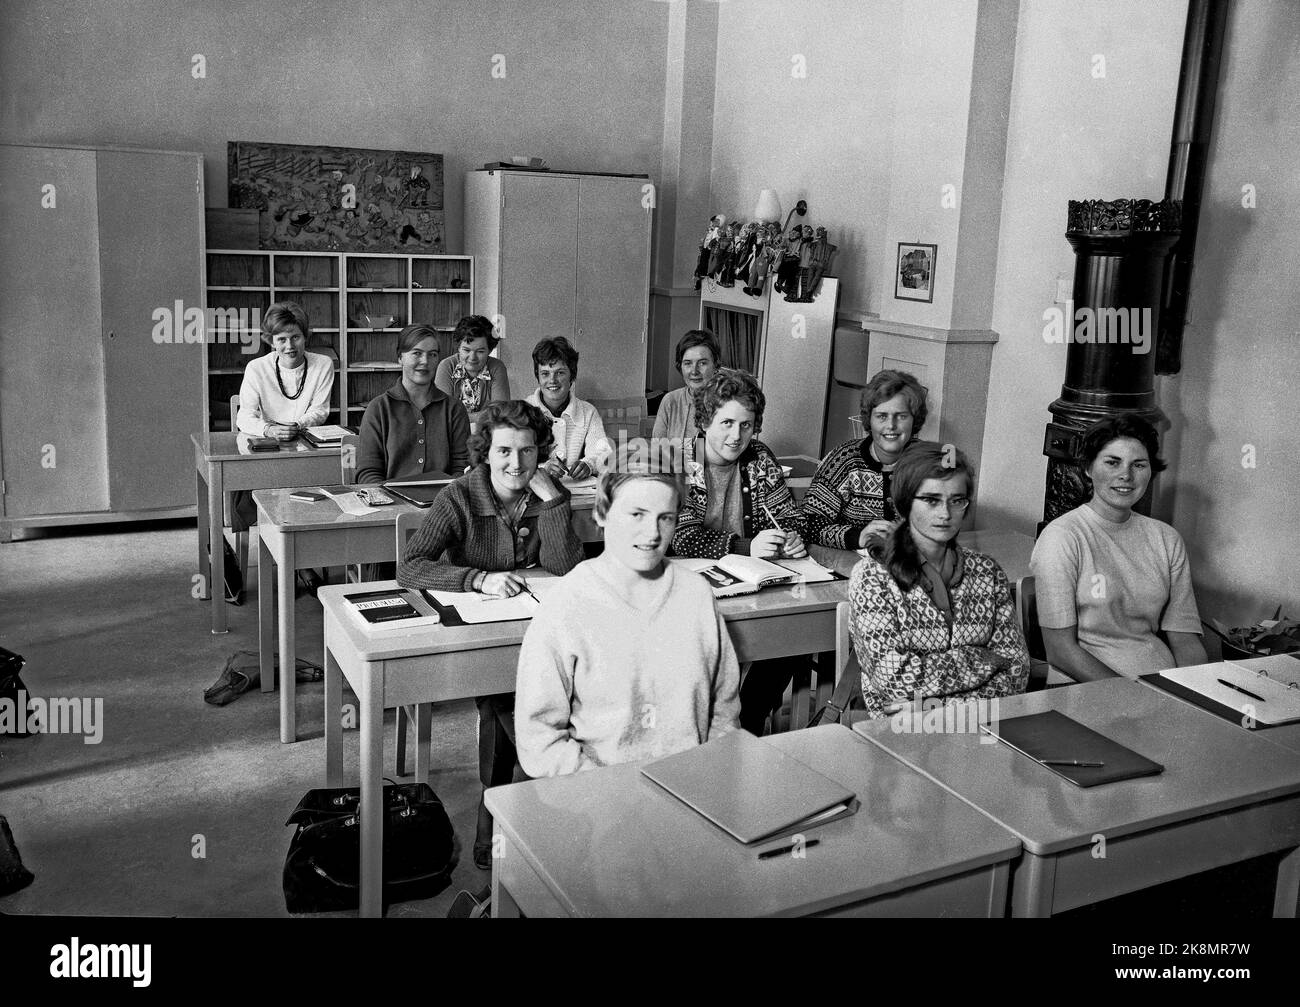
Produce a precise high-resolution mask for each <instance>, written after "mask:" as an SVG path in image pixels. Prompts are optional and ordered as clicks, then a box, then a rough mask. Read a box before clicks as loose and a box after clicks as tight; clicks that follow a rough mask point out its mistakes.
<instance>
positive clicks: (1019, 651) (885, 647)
mask: <svg viewBox="0 0 1300 1007" xmlns="http://www.w3.org/2000/svg"><path fill="white" fill-rule="evenodd" d="M957 552H958V557H959V560H960V563H961V574H960V579H959V580H958V581H957V583H955V584H953V585H951V587H950V588H949V598H950V600H951V603H952V621H951V622H949V620H948V618H947V617H946V616H945V614H944V612H943V611H942V610H941V609H940V608H938V607H937V606H936V605H935V604H934V602H933V601H931V599H930V596H929V594H928V593H927V592H926V590H925V587H924V585H922V584H917V586H916V587H914V588H912V590H910V591H906V592H905V591H903V590H902V588H900V587H899V585H898V582H897V581H895V580H894V578H893V576H892V575H891V574H890V573H889V571H888V569H886V568H885V567H884V566H882V565H881V564H880V563H878V562H877V561H876V560H874V559H872V558H870V557H868V558H866V559H864V560H862V562H861V563H859V564H858V565H857V566H856V567H855V568H854V570H853V578H852V580H851V581H850V582H849V604H850V606H851V609H852V611H851V615H850V623H849V632H850V635H851V636H852V638H853V650H854V652H855V653H856V654H857V657H858V662H859V663H860V664H861V665H862V694H863V698H864V699H865V700H866V704H867V712H868V714H869V715H870V716H872V717H880V716H884V715H885V714H886V712H887V711H886V707H887V706H888V705H889V704H891V703H897V702H908V703H910V702H912V700H913V699H914V698H915V697H916V695H917V694H918V693H919V694H920V698H922V699H929V698H932V697H934V698H945V699H946V698H951V699H961V700H965V699H979V698H984V699H992V698H993V697H995V696H1010V695H1014V694H1016V693H1019V692H1024V691H1025V685H1026V683H1027V682H1028V680H1029V656H1028V654H1027V653H1026V652H1025V642H1024V639H1023V637H1021V635H1020V624H1019V622H1018V621H1017V619H1016V613H1015V606H1014V605H1013V604H1012V602H1011V589H1010V586H1009V585H1008V583H1007V575H1006V574H1004V573H1003V572H1002V568H1001V567H1000V566H998V564H997V562H996V561H995V560H993V559H992V558H991V557H989V556H985V555H983V554H981V553H977V552H971V551H970V550H968V549H964V548H962V547H961V546H958V547H957Z"/></svg>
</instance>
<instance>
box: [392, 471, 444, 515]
mask: <svg viewBox="0 0 1300 1007" xmlns="http://www.w3.org/2000/svg"><path fill="white" fill-rule="evenodd" d="M451 481H452V477H451V476H449V475H446V474H444V473H441V472H436V473H435V472H426V473H425V474H424V478H422V479H411V480H396V481H394V482H389V483H384V489H386V490H388V492H389V493H391V494H393V496H395V497H401V499H403V500H405V501H406V502H407V503H413V504H415V506H417V507H429V506H431V505H432V504H433V501H434V500H436V499H437V498H438V494H439V493H441V492H442V491H443V489H444V488H445V487H446V486H447V484H448V483H450V482H451Z"/></svg>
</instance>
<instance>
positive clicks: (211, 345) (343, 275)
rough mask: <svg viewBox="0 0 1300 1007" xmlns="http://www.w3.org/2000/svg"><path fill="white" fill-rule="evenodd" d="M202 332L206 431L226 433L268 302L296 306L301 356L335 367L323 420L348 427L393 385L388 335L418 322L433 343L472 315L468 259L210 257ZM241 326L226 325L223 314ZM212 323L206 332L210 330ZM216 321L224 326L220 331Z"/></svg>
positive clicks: (256, 253) (393, 340) (446, 343)
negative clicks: (302, 331) (430, 331)
mask: <svg viewBox="0 0 1300 1007" xmlns="http://www.w3.org/2000/svg"><path fill="white" fill-rule="evenodd" d="M205 289H206V292H207V304H206V307H207V309H208V316H209V331H208V334H207V343H208V345H207V353H206V354H205V355H204V380H203V390H204V401H203V415H204V416H206V417H207V418H208V429H209V430H230V429H231V428H232V419H233V418H232V417H231V416H230V397H231V396H232V395H237V394H238V393H239V386H240V383H241V382H242V380H243V374H244V368H245V366H247V364H248V362H249V361H250V360H252V359H253V358H254V357H256V356H260V355H261V354H263V353H266V352H268V350H269V349H270V347H268V346H267V345H266V344H265V343H264V342H262V339H261V334H260V329H259V328H258V327H257V324H250V323H252V322H253V320H254V319H256V320H257V322H258V323H260V319H261V317H262V315H263V313H264V312H265V311H266V309H267V308H269V307H270V306H271V305H272V304H273V303H275V302H276V301H286V300H288V301H297V302H298V303H299V304H301V305H302V306H303V309H304V310H305V311H306V312H307V320H308V322H309V323H310V325H311V331H310V332H309V333H308V334H307V349H308V350H310V351H311V352H313V353H323V354H325V355H326V356H328V357H331V358H333V360H334V375H335V376H334V389H333V391H332V392H331V395H330V415H329V418H328V420H327V422H330V423H340V424H342V425H344V426H355V425H356V424H357V423H359V422H360V420H361V414H362V413H363V412H364V411H365V408H366V403H368V402H369V401H370V400H371V399H372V398H374V397H375V396H376V395H379V394H380V393H382V392H383V391H384V390H385V389H387V388H388V387H389V386H391V385H392V384H393V382H394V381H396V380H397V372H399V371H400V370H401V367H400V366H399V365H398V363H397V335H398V333H399V332H401V330H402V329H403V328H405V327H406V326H407V325H408V324H411V323H412V322H424V323H425V324H428V325H431V326H432V327H433V328H435V329H436V330H437V331H438V333H439V336H440V342H441V346H440V347H439V350H440V353H441V356H447V355H448V354H450V353H451V352H452V350H453V346H452V341H451V334H452V332H453V331H454V330H455V328H456V323H457V322H458V321H460V319H461V318H462V317H463V316H464V315H469V314H473V313H474V260H473V258H472V257H471V256H468V255H400V254H380V253H373V254H371V253H354V252H280V251H263V250H248V249H209V250H208V253H207V280H206V287H205ZM231 309H233V310H234V311H236V312H239V313H240V314H239V315H238V316H236V317H237V318H238V319H242V320H243V323H244V324H241V325H237V326H234V327H231V326H230V325H229V324H228V323H229V322H230V321H233V320H234V319H232V318H231V316H229V315H228V314H223V312H228V311H230V310H231ZM214 323H215V324H214ZM223 323H224V324H223Z"/></svg>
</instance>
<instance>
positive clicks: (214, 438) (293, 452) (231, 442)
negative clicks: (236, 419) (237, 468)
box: [190, 430, 342, 462]
mask: <svg viewBox="0 0 1300 1007" xmlns="http://www.w3.org/2000/svg"><path fill="white" fill-rule="evenodd" d="M239 436H240V435H239V434H237V433H231V432H229V431H225V430H214V431H205V432H202V433H197V434H190V441H191V442H192V443H193V444H194V447H195V448H196V449H197V450H198V451H199V452H201V453H202V454H203V456H204V458H205V459H206V460H207V461H210V462H231V461H244V460H247V459H250V458H251V459H254V460H256V461H275V460H277V459H283V458H297V459H301V458H323V457H334V458H337V457H338V456H339V454H340V453H341V451H342V449H341V448H337V447H333V448H316V447H312V446H311V445H310V444H308V443H307V442H306V441H303V440H296V441H290V442H289V443H288V444H285V445H283V446H281V448H280V450H279V451H257V452H249V453H245V452H242V451H240V450H239V444H238V438H239Z"/></svg>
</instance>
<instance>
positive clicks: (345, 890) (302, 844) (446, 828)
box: [284, 783, 457, 913]
mask: <svg viewBox="0 0 1300 1007" xmlns="http://www.w3.org/2000/svg"><path fill="white" fill-rule="evenodd" d="M360 803H361V791H360V788H358V787H340V788H337V789H332V790H327V789H321V790H309V791H308V792H307V794H306V796H304V797H303V799H302V800H301V801H299V802H298V806H297V807H296V808H294V809H293V814H291V815H290V816H289V820H288V821H287V822H285V824H286V825H296V826H297V827H298V830H297V831H296V832H295V833H294V835H293V840H292V841H291V842H290V843H289V853H288V855H287V856H286V857H285V859H284V904H285V908H286V909H288V910H289V912H291V913H319V912H326V911H329V910H335V909H356V908H357V906H358V904H359V902H360V899H359V891H360V886H359V883H358V876H359V873H360V860H361V827H360V823H359V816H358V810H359V806H360ZM383 822H384V869H383V879H384V894H383V901H384V905H385V906H387V905H389V904H391V903H393V902H404V901H406V900H408V899H427V898H432V897H433V896H434V895H437V894H438V893H439V892H441V891H442V890H443V889H444V888H446V887H447V886H448V885H450V884H451V872H452V870H453V869H455V867H456V860H457V857H456V843H455V832H454V831H453V830H452V827H451V819H449V818H448V817H447V811H446V809H445V808H444V807H443V806H442V801H440V800H438V795H437V794H435V793H434V792H433V789H432V788H431V787H430V786H429V785H428V784H427V783H403V784H396V783H394V784H392V785H391V786H386V787H384V810H383Z"/></svg>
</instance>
